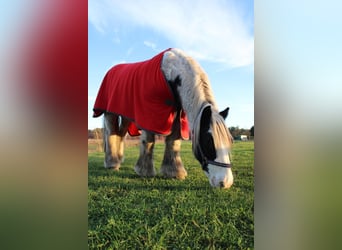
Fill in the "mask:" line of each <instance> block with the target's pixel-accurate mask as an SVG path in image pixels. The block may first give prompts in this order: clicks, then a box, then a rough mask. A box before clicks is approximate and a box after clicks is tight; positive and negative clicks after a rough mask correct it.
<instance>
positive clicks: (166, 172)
mask: <svg viewBox="0 0 342 250" xmlns="http://www.w3.org/2000/svg"><path fill="white" fill-rule="evenodd" d="M160 174H161V175H162V176H163V177H164V178H176V179H178V180H184V179H185V178H186V177H187V176H188V173H187V172H186V170H185V169H184V168H181V169H177V170H173V171H172V170H171V171H170V169H168V168H167V167H166V166H162V168H161V170H160Z"/></svg>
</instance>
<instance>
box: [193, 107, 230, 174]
mask: <svg viewBox="0 0 342 250" xmlns="http://www.w3.org/2000/svg"><path fill="white" fill-rule="evenodd" d="M208 106H211V104H209V103H206V104H204V105H202V108H201V109H200V112H199V113H198V115H197V117H196V119H195V123H194V126H197V124H196V122H197V123H198V122H199V121H198V120H199V117H201V115H202V113H203V110H204V109H205V108H206V107H208ZM195 124H196V125H195ZM197 130H198V129H197ZM195 133H196V134H197V133H199V131H195V129H193V130H192V143H193V144H194V137H195ZM196 140H197V138H196ZM196 144H197V145H195V146H196V147H197V148H198V149H199V153H200V154H201V158H202V162H201V165H202V168H203V170H206V171H208V164H211V165H214V166H217V167H222V168H231V167H232V165H231V164H230V163H222V162H218V161H215V160H209V159H208V158H207V157H206V156H205V155H204V153H203V150H202V147H201V145H200V143H199V141H198V142H196Z"/></svg>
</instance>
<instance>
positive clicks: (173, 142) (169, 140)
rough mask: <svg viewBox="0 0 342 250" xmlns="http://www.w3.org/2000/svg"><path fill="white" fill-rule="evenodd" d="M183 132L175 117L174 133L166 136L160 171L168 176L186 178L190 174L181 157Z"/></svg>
mask: <svg viewBox="0 0 342 250" xmlns="http://www.w3.org/2000/svg"><path fill="white" fill-rule="evenodd" d="M180 149H181V134H180V124H179V119H175V122H174V124H173V128H172V133H171V134H170V135H168V136H167V137H166V138H165V152H164V159H163V162H162V166H161V169H160V173H161V174H162V175H163V176H164V177H166V178H177V179H185V177H186V176H187V175H188V174H187V172H186V170H185V168H184V166H183V163H182V159H181V157H180Z"/></svg>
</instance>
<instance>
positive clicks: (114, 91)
mask: <svg viewBox="0 0 342 250" xmlns="http://www.w3.org/2000/svg"><path fill="white" fill-rule="evenodd" d="M166 51H167V50H166ZM166 51H163V52H161V53H160V54H158V55H156V56H155V57H153V58H151V59H150V60H147V61H143V62H137V63H126V64H119V65H116V66H114V67H112V68H111V69H110V70H109V71H108V72H107V74H106V75H105V77H104V79H103V81H102V84H101V87H100V89H99V92H98V94H97V98H96V101H95V105H94V108H93V111H94V114H93V117H98V116H100V115H102V114H103V113H104V112H109V113H114V114H117V115H121V116H123V117H125V118H127V119H129V120H130V121H131V123H130V125H129V128H128V132H129V134H130V135H131V136H137V135H140V131H139V130H141V129H143V130H147V131H151V132H154V133H156V134H162V135H169V134H170V133H171V132H172V124H173V122H174V120H175V119H176V117H179V118H180V124H181V135H182V138H183V139H188V138H189V127H188V120H187V117H186V114H185V112H184V110H181V111H180V112H181V115H180V116H177V110H176V107H175V97H174V96H173V94H172V91H171V88H170V86H169V85H168V83H167V81H166V79H165V77H164V74H163V72H162V70H161V63H162V60H163V55H164V53H165V52H166Z"/></svg>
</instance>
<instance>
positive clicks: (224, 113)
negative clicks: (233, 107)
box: [220, 107, 229, 119]
mask: <svg viewBox="0 0 342 250" xmlns="http://www.w3.org/2000/svg"><path fill="white" fill-rule="evenodd" d="M228 113H229V107H227V108H226V109H225V110H222V111H221V112H220V115H221V116H222V117H223V119H226V118H227V116H228Z"/></svg>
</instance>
